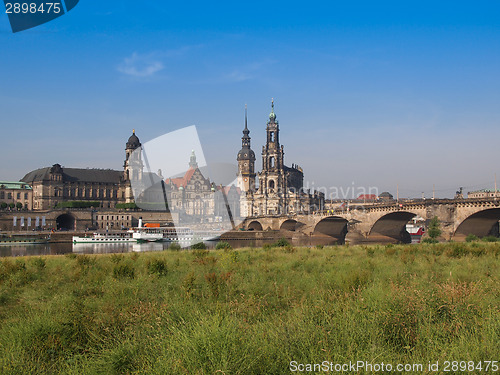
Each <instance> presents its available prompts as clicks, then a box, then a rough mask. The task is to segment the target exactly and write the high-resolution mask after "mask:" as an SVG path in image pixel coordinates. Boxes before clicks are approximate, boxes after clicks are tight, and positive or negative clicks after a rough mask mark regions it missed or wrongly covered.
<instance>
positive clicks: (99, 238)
mask: <svg viewBox="0 0 500 375" xmlns="http://www.w3.org/2000/svg"><path fill="white" fill-rule="evenodd" d="M136 241H137V240H136V239H135V238H133V237H132V232H120V233H98V232H95V233H93V234H92V236H83V237H80V236H73V243H74V244H77V243H95V244H98V243H125V242H136Z"/></svg>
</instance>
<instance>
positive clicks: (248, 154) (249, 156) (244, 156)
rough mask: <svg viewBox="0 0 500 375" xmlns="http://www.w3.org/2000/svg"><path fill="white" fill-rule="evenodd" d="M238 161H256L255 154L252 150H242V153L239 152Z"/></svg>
mask: <svg viewBox="0 0 500 375" xmlns="http://www.w3.org/2000/svg"><path fill="white" fill-rule="evenodd" d="M237 160H252V161H253V160H255V152H253V150H252V149H251V148H245V147H244V148H242V149H241V150H240V152H238V158H237Z"/></svg>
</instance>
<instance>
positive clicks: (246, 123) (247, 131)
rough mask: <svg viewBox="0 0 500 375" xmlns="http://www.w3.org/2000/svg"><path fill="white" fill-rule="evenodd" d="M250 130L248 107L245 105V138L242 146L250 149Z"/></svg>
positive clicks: (242, 139) (242, 140)
mask: <svg viewBox="0 0 500 375" xmlns="http://www.w3.org/2000/svg"><path fill="white" fill-rule="evenodd" d="M249 134H250V130H248V117H247V105H246V104H245V129H243V137H242V138H241V146H242V147H243V148H250V136H249Z"/></svg>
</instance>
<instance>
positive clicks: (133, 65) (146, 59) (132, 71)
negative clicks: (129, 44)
mask: <svg viewBox="0 0 500 375" xmlns="http://www.w3.org/2000/svg"><path fill="white" fill-rule="evenodd" d="M163 68H164V66H163V63H162V62H161V61H159V60H156V59H154V58H153V57H152V55H139V54H138V53H137V52H134V53H133V54H132V56H130V57H126V58H125V59H124V60H123V62H122V63H121V64H120V65H119V66H118V71H119V72H120V73H122V74H125V75H127V76H131V77H135V78H149V77H152V76H154V75H155V74H156V73H158V72H159V71H161V70H163Z"/></svg>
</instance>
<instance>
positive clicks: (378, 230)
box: [368, 211, 417, 243]
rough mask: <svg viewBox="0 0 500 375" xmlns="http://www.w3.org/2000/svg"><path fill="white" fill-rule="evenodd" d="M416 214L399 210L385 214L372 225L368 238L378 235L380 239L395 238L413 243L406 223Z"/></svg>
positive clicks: (398, 240)
mask: <svg viewBox="0 0 500 375" xmlns="http://www.w3.org/2000/svg"><path fill="white" fill-rule="evenodd" d="M415 216H417V215H416V214H414V213H412V212H408V211H397V212H391V213H388V214H386V215H383V216H382V217H380V218H379V219H378V220H377V221H376V222H375V223H374V224H373V226H372V227H371V230H370V233H369V234H368V238H370V239H375V238H377V237H378V239H379V240H383V239H384V237H386V239H387V240H390V239H393V240H396V241H397V242H402V243H411V236H410V234H409V233H408V232H407V231H406V224H408V222H409V221H410V220H411V219H412V218H413V217H415Z"/></svg>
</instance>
